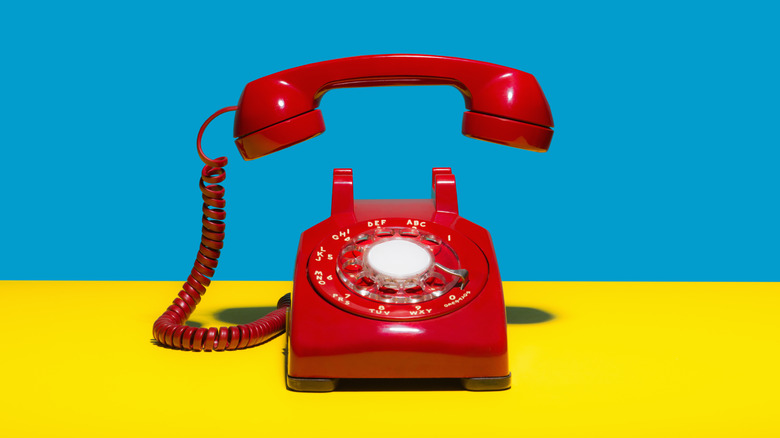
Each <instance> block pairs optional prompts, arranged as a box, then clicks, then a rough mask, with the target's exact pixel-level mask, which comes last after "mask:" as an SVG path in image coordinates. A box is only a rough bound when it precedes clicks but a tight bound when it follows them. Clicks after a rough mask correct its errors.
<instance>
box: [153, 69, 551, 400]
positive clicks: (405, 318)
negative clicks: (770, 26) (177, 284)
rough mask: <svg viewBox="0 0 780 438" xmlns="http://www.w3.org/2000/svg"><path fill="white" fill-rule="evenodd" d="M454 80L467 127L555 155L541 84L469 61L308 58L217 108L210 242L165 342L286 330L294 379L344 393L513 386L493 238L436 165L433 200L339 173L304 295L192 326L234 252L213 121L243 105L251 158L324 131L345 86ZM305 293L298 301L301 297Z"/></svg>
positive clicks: (301, 273) (164, 332) (310, 257)
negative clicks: (372, 387)
mask: <svg viewBox="0 0 780 438" xmlns="http://www.w3.org/2000/svg"><path fill="white" fill-rule="evenodd" d="M389 85H451V86H454V87H455V88H457V89H458V90H459V91H460V92H461V93H462V94H463V97H464V99H465V101H466V108H467V109H468V110H469V111H466V112H465V113H464V117H463V134H464V135H466V136H468V137H472V138H477V139H480V140H486V141H490V142H494V143H500V144H505V145H508V146H513V147H517V148H521V149H528V150H532V151H538V152H544V151H546V150H547V148H548V147H549V145H550V141H551V140H552V133H553V131H552V129H551V128H552V126H553V121H552V116H551V114H550V109H549V106H548V104H547V100H546V99H545V97H544V94H543V93H542V90H541V88H540V87H539V85H538V83H537V82H536V79H535V78H534V77H533V76H531V75H530V74H528V73H524V72H522V71H519V70H515V69H511V68H507V67H502V66H499V65H495V64H488V63H484V62H479V61H472V60H468V59H459V58H450V57H442V56H429V55H374V56H359V57H353V58H344V59H337V60H332V61H325V62H319V63H315V64H309V65H305V66H301V67H297V68H293V69H289V70H285V71H282V72H279V73H275V74H272V75H269V76H266V77H263V78H260V79H257V80H255V81H253V82H250V83H249V84H247V86H246V88H245V89H244V92H243V94H242V95H241V98H240V99H239V103H238V106H237V107H227V108H223V109H222V110H219V111H217V112H216V113H215V114H214V115H212V116H211V117H210V118H209V119H208V120H206V122H205V123H204V124H203V126H202V127H201V129H200V132H199V133H198V141H197V143H198V153H199V155H200V157H201V159H202V160H203V161H204V163H205V166H204V168H203V172H202V177H201V183H200V189H201V192H202V193H203V200H204V206H203V237H202V239H201V246H200V251H199V253H198V256H197V259H196V261H195V266H194V268H193V270H192V272H191V274H190V276H189V278H188V279H187V281H186V282H185V283H184V285H183V287H182V290H181V291H180V292H179V295H178V297H177V298H176V299H175V300H174V302H173V304H172V305H171V306H169V307H168V309H167V310H166V311H165V312H164V313H163V314H162V316H160V318H158V319H157V321H156V322H155V323H154V327H153V334H154V337H155V339H157V341H159V342H160V343H161V344H163V345H166V346H169V347H173V348H178V349H185V350H206V351H212V350H232V349H238V348H246V347H249V346H253V345H257V344H260V343H262V342H265V341H266V340H268V339H270V338H271V337H273V336H276V335H278V334H279V333H281V332H282V331H284V330H285V329H286V331H287V341H288V348H287V386H288V388H290V389H292V390H296V391H331V390H334V389H335V388H336V386H337V384H338V382H339V379H361V378H382V379H394V378H395V379H399V378H404V379H406V378H456V379H461V382H462V383H463V386H464V387H465V388H466V389H470V390H496V389H506V388H509V386H510V379H511V376H510V372H509V367H508V363H507V342H506V314H505V308H504V300H503V292H502V288H501V278H500V276H499V272H498V265H497V263H496V258H495V254H494V250H493V245H492V242H491V239H490V235H489V234H488V232H487V231H486V230H485V229H483V228H481V227H479V226H478V225H475V224H473V223H471V222H469V221H467V220H466V219H463V218H461V217H460V216H459V215H458V202H457V193H456V189H455V178H454V176H453V175H452V172H451V171H450V169H448V168H434V169H433V197H432V199H422V200H418V199H414V200H354V198H353V190H352V170H351V169H336V170H335V171H334V174H333V200H332V209H331V216H330V217H329V218H328V219H326V220H324V221H323V222H321V223H319V224H317V225H315V226H314V227H312V228H310V229H309V230H307V231H305V232H304V233H303V234H302V236H301V240H300V244H299V247H298V256H297V261H296V265H295V266H296V267H295V276H294V280H295V281H294V287H293V293H292V298H291V299H290V297H289V295H287V296H285V297H283V298H282V299H280V300H279V303H278V305H277V307H278V309H277V310H275V311H273V312H271V313H270V314H268V315H266V316H265V317H263V318H260V319H259V320H257V321H255V322H253V323H250V324H243V325H239V326H234V327H220V328H216V327H211V328H196V327H188V326H186V325H184V323H185V322H186V320H187V318H189V316H190V314H191V313H192V312H193V311H194V309H195V306H196V305H197V304H198V303H199V302H200V299H201V296H202V295H203V294H204V293H205V292H206V287H207V286H208V285H209V283H210V281H211V280H210V277H212V276H213V275H214V271H215V269H216V267H217V260H218V258H219V255H220V250H221V249H222V241H223V239H224V236H225V235H224V229H225V224H224V222H223V219H224V218H225V212H224V207H225V201H224V199H223V196H224V188H223V187H222V186H221V185H220V183H221V182H222V181H223V180H224V179H225V170H224V167H225V165H226V164H227V158H225V157H220V158H217V159H210V158H208V157H206V156H205V154H204V153H203V151H202V149H201V146H200V142H201V137H202V135H203V131H204V130H205V128H206V126H207V125H208V123H209V122H211V120H213V119H214V118H215V117H217V116H218V115H220V114H223V113H225V112H228V111H233V110H235V111H236V116H235V128H234V135H235V137H236V140H235V142H236V145H237V146H238V149H239V151H240V153H241V155H242V156H243V157H244V159H245V160H251V159H255V158H258V157H261V156H264V155H268V154H270V153H273V152H276V151H278V150H281V149H284V148H286V147H289V146H292V145H294V144H296V143H299V142H301V141H304V140H308V139H310V138H312V137H314V136H316V135H319V134H321V133H322V132H324V131H325V126H324V124H323V120H322V114H321V112H320V111H319V110H318V109H316V108H317V106H318V105H319V102H320V99H321V98H322V95H323V94H324V93H325V92H327V91H328V90H332V89H334V88H348V87H369V86H389ZM291 301H292V304H291Z"/></svg>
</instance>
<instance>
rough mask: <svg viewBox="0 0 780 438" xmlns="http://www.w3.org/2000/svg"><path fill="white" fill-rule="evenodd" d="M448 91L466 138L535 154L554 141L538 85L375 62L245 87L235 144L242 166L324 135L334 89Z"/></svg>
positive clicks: (293, 72)
mask: <svg viewBox="0 0 780 438" xmlns="http://www.w3.org/2000/svg"><path fill="white" fill-rule="evenodd" d="M392 85H450V86H453V87H455V88H457V89H458V90H459V91H460V92H461V93H462V94H463V97H464V99H465V103H466V109H468V110H469V111H467V112H466V113H465V114H464V119H463V134H464V135H466V136H468V137H472V138H477V139H480V140H486V141H490V142H495V143H500V144H504V145H507V146H512V147H517V148H521V149H529V150H533V151H546V150H547V148H548V147H549V145H550V141H551V139H552V129H551V128H552V126H553V120H552V115H551V113H550V107H549V105H548V104H547V100H546V99H545V97H544V93H542V90H541V88H540V87H539V84H538V83H537V81H536V79H535V78H534V77H533V76H532V75H530V74H528V73H525V72H522V71H520V70H515V69H512V68H508V67H503V66H500V65H496V64H489V63H486V62H480V61H473V60H469V59H462V58H451V57H445V56H432V55H400V54H399V55H372V56H357V57H353V58H342V59H336V60H331V61H324V62H318V63H314V64H309V65H304V66H301V67H296V68H292V69H289V70H284V71H281V72H279V73H274V74H272V75H269V76H266V77H263V78H260V79H257V80H255V81H252V82H250V83H249V84H247V85H246V87H245V88H244V91H243V93H242V95H241V98H240V99H239V103H238V109H237V111H236V118H235V126H234V136H235V137H237V139H236V145H237V146H238V148H239V151H240V152H241V155H242V156H243V157H244V159H247V160H251V159H254V158H258V157H261V156H263V155H267V154H270V153H272V152H275V151H278V150H280V149H284V148H286V147H289V146H292V145H294V144H296V143H299V142H301V141H304V140H307V139H309V138H312V137H314V136H316V135H318V134H320V133H322V132H324V131H325V125H324V122H323V120H322V114H321V113H320V112H319V111H318V110H316V108H317V106H319V102H320V99H322V96H323V95H324V94H325V93H326V92H327V91H329V90H332V89H334V88H349V87H372V86H392Z"/></svg>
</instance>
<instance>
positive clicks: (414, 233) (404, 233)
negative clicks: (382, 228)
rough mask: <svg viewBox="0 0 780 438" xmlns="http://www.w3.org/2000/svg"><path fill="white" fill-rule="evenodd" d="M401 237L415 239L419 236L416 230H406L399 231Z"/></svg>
mask: <svg viewBox="0 0 780 438" xmlns="http://www.w3.org/2000/svg"><path fill="white" fill-rule="evenodd" d="M401 235H402V236H404V237H417V236H419V235H420V231H419V230H418V229H417V228H406V229H403V230H401Z"/></svg>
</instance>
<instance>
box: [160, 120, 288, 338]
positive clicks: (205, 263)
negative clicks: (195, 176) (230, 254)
mask: <svg viewBox="0 0 780 438" xmlns="http://www.w3.org/2000/svg"><path fill="white" fill-rule="evenodd" d="M236 109H237V107H235V106H229V107H226V108H222V109H221V110H219V111H217V112H215V113H214V114H212V115H211V117H209V118H208V119H206V121H205V122H204V123H203V125H202V126H201V127H200V131H198V140H197V144H198V155H199V156H200V159H201V160H203V163H205V166H203V170H202V172H201V178H200V191H201V192H202V193H203V219H202V222H203V228H202V229H201V232H202V234H203V236H202V237H201V240H200V250H199V251H198V255H197V257H196V259H195V266H194V267H193V268H192V271H191V272H190V275H189V277H188V278H187V281H186V282H185V283H184V285H183V286H182V290H181V291H179V296H178V297H177V298H176V299H174V300H173V304H171V305H170V306H168V309H167V310H166V311H165V312H164V313H163V314H162V315H161V316H160V317H159V318H157V321H155V323H154V327H153V329H152V333H153V334H154V338H155V339H156V340H157V341H159V342H160V343H161V344H163V345H166V346H168V347H173V348H177V349H182V350H196V351H200V350H205V351H212V350H217V351H221V350H236V349H239V348H245V347H251V346H253V345H257V344H261V343H263V342H265V341H267V340H268V339H270V338H272V337H274V336H276V335H278V334H279V333H281V332H283V331H284V328H285V318H286V312H287V308H288V307H290V294H287V295H285V296H283V297H282V298H280V299H279V301H278V302H277V303H276V307H277V309H276V310H274V311H272V312H271V313H269V314H268V315H266V316H264V317H262V318H260V319H258V320H257V321H254V322H251V323H249V324H241V325H238V326H233V327H219V328H217V327H209V328H204V327H189V326H186V325H184V323H185V322H186V321H187V319H188V318H189V317H190V315H191V314H192V312H193V311H195V307H196V306H197V305H198V303H199V302H200V300H201V297H202V296H203V294H205V293H206V288H207V287H208V286H209V284H211V278H210V277H212V276H213V275H214V271H215V270H216V268H217V261H218V259H219V255H220V250H221V249H222V241H223V240H224V239H225V222H224V219H225V210H224V208H225V199H224V196H225V189H224V187H222V186H221V185H220V183H222V181H224V180H225V166H226V165H227V157H219V158H216V159H213V160H212V159H210V158H208V157H207V156H206V155H205V154H204V153H203V148H202V147H201V139H202V137H203V132H204V131H205V130H206V126H208V124H209V123H211V121H212V120H214V119H215V118H216V117H217V116H219V115H221V114H224V113H226V112H230V111H235V110H236Z"/></svg>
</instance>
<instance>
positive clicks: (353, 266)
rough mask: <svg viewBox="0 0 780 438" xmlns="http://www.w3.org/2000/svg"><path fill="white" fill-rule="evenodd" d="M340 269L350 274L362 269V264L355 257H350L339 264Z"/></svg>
mask: <svg viewBox="0 0 780 438" xmlns="http://www.w3.org/2000/svg"><path fill="white" fill-rule="evenodd" d="M341 270H342V271H344V272H348V273H350V274H354V273H356V272H360V271H362V270H363V265H362V264H361V263H360V261H359V260H357V259H351V260H347V261H346V262H344V264H343V265H341Z"/></svg>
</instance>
